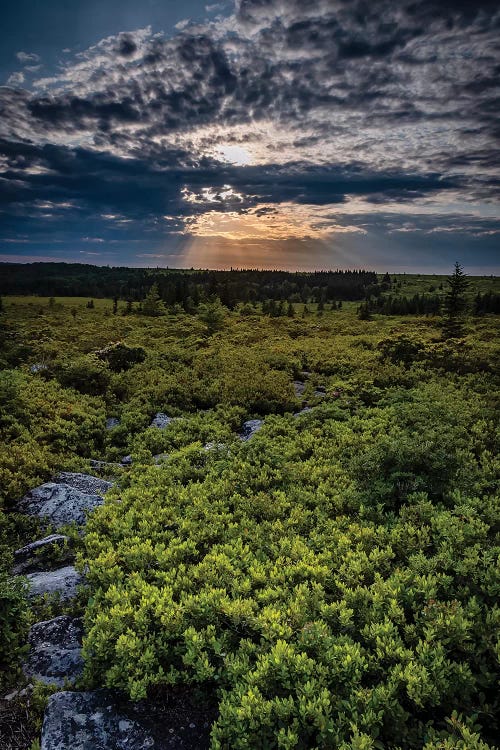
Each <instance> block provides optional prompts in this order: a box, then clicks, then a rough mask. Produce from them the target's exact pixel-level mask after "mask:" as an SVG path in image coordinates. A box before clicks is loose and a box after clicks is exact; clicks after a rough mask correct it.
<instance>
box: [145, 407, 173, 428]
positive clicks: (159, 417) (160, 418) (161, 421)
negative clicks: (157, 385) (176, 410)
mask: <svg viewBox="0 0 500 750" xmlns="http://www.w3.org/2000/svg"><path fill="white" fill-rule="evenodd" d="M173 421H174V417H169V416H168V415H167V414H164V413H163V412H161V411H159V412H158V414H155V417H154V419H153V421H152V422H151V424H150V425H149V426H150V427H158V429H159V430H164V429H165V427H168V425H169V424H170V422H173Z"/></svg>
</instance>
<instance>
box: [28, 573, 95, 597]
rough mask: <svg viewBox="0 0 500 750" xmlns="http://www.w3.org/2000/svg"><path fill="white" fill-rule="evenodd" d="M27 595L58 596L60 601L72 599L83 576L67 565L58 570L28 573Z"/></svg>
mask: <svg viewBox="0 0 500 750" xmlns="http://www.w3.org/2000/svg"><path fill="white" fill-rule="evenodd" d="M27 579H28V595H29V596H30V597H31V598H33V597H35V596H43V595H44V594H59V596H60V598H61V600H62V601H66V600H68V599H73V598H74V597H75V596H76V594H77V587H78V586H79V585H80V584H81V583H83V580H84V579H83V576H81V575H80V573H79V572H78V571H77V570H76V568H75V567H74V566H73V565H67V566H66V567H64V568H59V570H50V571H41V572H39V573H29V574H28V575H27Z"/></svg>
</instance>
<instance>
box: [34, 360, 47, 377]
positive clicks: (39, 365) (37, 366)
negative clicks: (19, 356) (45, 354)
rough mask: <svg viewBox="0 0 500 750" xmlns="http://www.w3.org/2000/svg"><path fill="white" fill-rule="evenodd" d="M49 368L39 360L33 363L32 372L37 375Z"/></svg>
mask: <svg viewBox="0 0 500 750" xmlns="http://www.w3.org/2000/svg"><path fill="white" fill-rule="evenodd" d="M48 369H49V368H48V367H47V365H44V364H43V362H37V363H36V364H34V365H31V367H30V372H32V373H33V374H34V375H36V373H37V372H45V371H46V370H48Z"/></svg>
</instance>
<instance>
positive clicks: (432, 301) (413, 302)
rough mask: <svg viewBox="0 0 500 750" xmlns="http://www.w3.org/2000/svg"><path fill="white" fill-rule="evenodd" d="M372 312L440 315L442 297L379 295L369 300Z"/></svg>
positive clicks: (434, 295) (427, 295) (429, 295)
mask: <svg viewBox="0 0 500 750" xmlns="http://www.w3.org/2000/svg"><path fill="white" fill-rule="evenodd" d="M368 308H369V310H370V312H373V313H378V314H379V315H439V314H440V312H441V298H440V297H439V295H437V294H414V295H413V297H393V296H391V295H389V296H387V297H377V298H376V299H373V298H372V299H370V300H369V301H368Z"/></svg>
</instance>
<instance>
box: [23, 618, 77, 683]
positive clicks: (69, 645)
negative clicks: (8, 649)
mask: <svg viewBox="0 0 500 750" xmlns="http://www.w3.org/2000/svg"><path fill="white" fill-rule="evenodd" d="M82 638H83V627H82V621H81V619H80V618H75V617H68V616H67V615H61V616H60V617H56V618H55V619H53V620H45V621H44V622H37V623H36V624H35V625H33V626H32V628H31V630H30V632H29V636H28V642H29V646H30V651H29V656H28V658H27V660H26V662H25V664H24V673H25V675H26V676H27V677H31V678H34V679H36V680H39V681H40V682H43V683H45V684H46V685H57V686H58V687H62V686H63V685H64V684H65V683H66V682H71V683H74V682H75V681H76V680H77V679H78V678H79V677H80V676H81V674H82V670H83V658H82Z"/></svg>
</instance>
